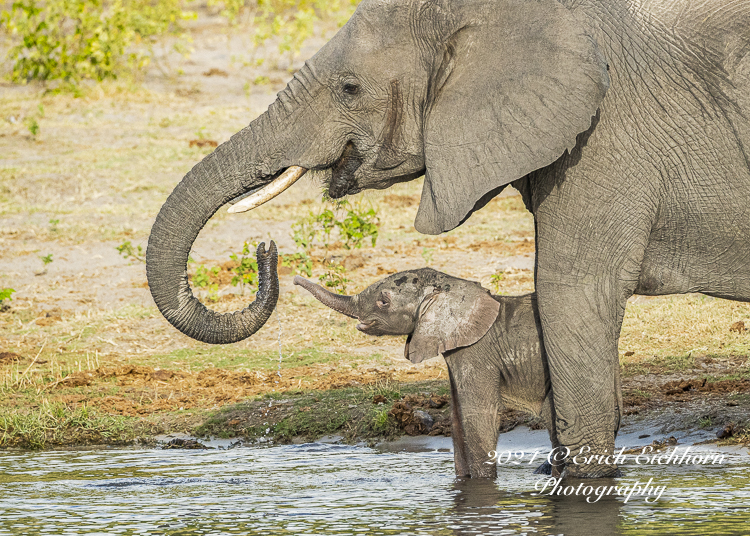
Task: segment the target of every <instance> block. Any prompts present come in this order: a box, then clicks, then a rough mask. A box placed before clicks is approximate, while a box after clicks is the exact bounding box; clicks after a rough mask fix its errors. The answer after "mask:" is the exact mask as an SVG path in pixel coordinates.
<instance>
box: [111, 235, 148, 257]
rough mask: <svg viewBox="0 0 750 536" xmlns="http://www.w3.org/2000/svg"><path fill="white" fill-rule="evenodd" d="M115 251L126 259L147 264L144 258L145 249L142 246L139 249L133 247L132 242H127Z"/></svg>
mask: <svg viewBox="0 0 750 536" xmlns="http://www.w3.org/2000/svg"><path fill="white" fill-rule="evenodd" d="M115 249H116V250H117V252H118V253H119V254H120V255H122V256H123V257H125V258H126V259H132V260H134V261H140V262H146V258H145V257H144V256H143V247H141V246H140V245H139V246H137V247H133V244H132V243H131V242H130V240H126V241H125V242H123V243H122V244H120V245H119V246H117V247H116V248H115Z"/></svg>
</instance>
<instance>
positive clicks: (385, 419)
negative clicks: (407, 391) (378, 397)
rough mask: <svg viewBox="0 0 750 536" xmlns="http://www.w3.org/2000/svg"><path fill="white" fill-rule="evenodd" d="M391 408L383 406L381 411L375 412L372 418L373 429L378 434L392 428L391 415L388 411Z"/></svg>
mask: <svg viewBox="0 0 750 536" xmlns="http://www.w3.org/2000/svg"><path fill="white" fill-rule="evenodd" d="M389 410H390V407H388V406H383V407H382V408H380V409H376V410H375V414H374V415H373V416H372V429H373V430H374V431H376V432H385V431H387V430H388V428H389V427H390V423H389V419H390V415H389V414H388V411H389Z"/></svg>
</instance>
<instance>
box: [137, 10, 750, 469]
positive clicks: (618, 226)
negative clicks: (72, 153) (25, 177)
mask: <svg viewBox="0 0 750 536" xmlns="http://www.w3.org/2000/svg"><path fill="white" fill-rule="evenodd" d="M749 116H750V4H749V3H748V2H745V1H742V2H739V1H731V0H713V1H712V2H702V1H698V0H695V1H693V0H670V1H667V0H649V1H642V0H561V1H556V0H494V1H490V0H467V1H462V2H450V1H444V0H364V1H363V3H362V4H361V5H360V7H359V8H358V9H357V11H356V13H355V14H354V16H353V17H352V18H351V20H350V21H349V22H348V23H347V24H346V25H345V26H344V27H343V28H342V29H341V30H340V31H339V33H338V34H337V35H336V36H335V37H334V38H333V39H331V41H330V42H329V43H327V44H326V45H325V46H324V47H323V48H322V49H321V50H320V51H319V52H318V53H317V54H316V55H315V56H314V57H313V58H312V59H311V60H310V61H309V62H307V63H306V64H305V66H304V67H303V68H302V69H301V70H300V71H299V72H298V73H297V74H296V75H295V76H294V79H293V80H292V81H291V82H290V83H289V85H288V86H287V87H286V89H284V90H283V91H282V92H280V93H279V95H278V98H277V100H276V101H275V102H274V103H273V104H272V105H271V106H270V107H269V109H268V111H266V112H265V113H264V114H263V115H261V116H260V117H258V118H257V119H256V120H255V121H253V122H252V123H251V124H250V125H249V126H248V127H247V128H245V129H243V130H242V131H241V132H239V133H237V134H236V135H234V136H233V137H232V138H231V139H230V140H229V141H228V142H226V143H224V144H223V145H221V146H220V147H218V148H217V149H216V151H215V152H214V153H213V154H211V155H209V156H208V157H206V158H205V159H204V160H203V161H202V162H200V163H199V164H198V165H196V166H195V167H194V168H193V169H192V170H191V171H190V172H189V173H188V174H187V175H186V176H185V178H184V179H183V180H182V182H181V183H180V184H179V185H178V186H177V187H176V188H175V190H174V192H173V193H172V194H171V195H170V197H169V199H167V201H166V203H165V204H164V206H163V207H162V209H161V212H160V213H159V215H158V217H157V219H156V222H155V224H154V227H153V231H152V234H151V237H150V239H149V246H148V265H147V269H148V279H149V286H150V288H151V291H152V294H153V296H154V299H155V301H156V304H157V305H158V307H159V309H160V310H161V311H162V313H163V314H164V315H165V316H166V318H167V319H168V320H169V321H170V322H172V324H173V325H174V326H175V327H177V328H178V329H180V330H181V331H183V332H185V333H187V334H189V335H191V336H193V337H197V338H200V339H201V340H204V341H207V342H212V343H223V342H231V341H234V340H238V339H240V338H244V337H246V336H249V335H250V334H252V332H254V330H256V329H257V328H258V326H259V325H260V324H262V321H263V319H264V318H267V316H268V314H270V309H272V308H273V305H274V303H275V300H266V301H265V302H264V304H261V305H260V306H258V307H256V308H255V309H254V310H246V312H244V313H242V314H238V313H235V314H234V315H230V316H226V315H224V316H222V315H216V314H213V313H211V312H210V311H207V310H206V309H205V308H204V307H203V306H202V305H201V304H200V303H199V302H197V300H196V299H195V298H194V297H193V295H192V293H191V292H190V289H189V286H188V283H187V276H186V261H187V257H188V252H189V250H190V247H191V244H192V243H193V241H194V239H195V238H196V236H197V234H198V232H199V230H200V229H201V227H202V226H203V225H204V224H205V223H206V222H207V221H208V219H209V218H210V217H211V216H212V215H213V214H214V213H215V212H216V211H217V210H218V209H219V208H220V207H221V206H222V205H224V204H225V203H227V202H229V201H230V200H233V199H234V198H236V197H238V196H240V195H242V194H244V193H246V192H248V191H250V190H253V189H256V188H258V187H260V186H263V185H266V184H268V183H270V182H271V181H272V180H274V179H275V178H277V177H279V176H280V175H281V174H282V172H284V171H285V170H286V171H288V172H289V173H292V174H294V172H295V170H296V171H300V170H299V169H298V168H296V167H295V166H300V167H301V168H302V169H303V170H304V169H316V170H322V169H328V170H330V174H329V181H330V182H329V183H328V185H327V187H328V192H329V194H330V195H331V197H334V198H338V197H342V196H344V195H347V194H353V193H356V192H359V191H361V190H363V189H365V188H378V189H381V188H387V187H389V186H391V185H392V184H394V183H397V182H402V181H408V180H411V179H414V178H416V177H418V176H421V175H422V174H424V175H425V181H424V187H423V191H422V199H421V201H420V205H419V211H418V214H417V218H416V222H415V226H416V228H417V230H419V231H420V232H423V233H427V234H438V233H442V232H445V231H448V230H450V229H453V228H454V227H456V226H458V225H460V224H461V223H462V222H463V221H465V220H466V219H467V218H468V217H469V216H470V215H471V213H472V212H474V211H475V210H478V209H480V208H481V207H482V206H484V205H485V204H486V203H487V202H488V201H489V199H491V198H492V197H493V196H494V195H496V194H497V193H498V192H499V191H500V190H501V189H502V188H504V187H505V186H506V185H507V184H509V183H513V184H514V186H516V187H517V188H518V189H519V190H520V191H521V193H522V194H523V197H524V201H525V203H526V205H527V207H528V208H529V210H530V211H531V212H532V213H533V214H534V218H535V223H536V247H537V256H536V270H535V280H536V289H537V293H538V300H539V309H540V317H541V322H542V327H543V333H544V339H545V345H546V348H547V353H548V355H549V366H550V378H551V382H552V389H553V393H554V406H555V420H554V425H555V427H556V432H555V433H556V434H557V437H558V439H559V442H560V444H561V445H563V446H565V447H568V448H570V449H571V450H572V451H578V450H579V449H580V448H582V447H590V449H591V452H592V453H598V454H602V453H605V452H612V449H613V448H614V436H615V433H616V431H617V428H618V426H619V420H620V414H621V407H622V404H621V400H620V397H619V396H617V395H615V394H613V393H619V377H618V371H619V368H618V353H617V341H618V336H619V333H620V327H621V322H622V318H623V313H624V311H625V303H626V300H627V299H628V297H629V296H631V295H632V294H633V293H639V294H647V295H657V294H672V293H684V292H703V293H705V294H709V295H713V296H719V297H724V298H730V299H736V300H744V301H748V300H750V266H748V263H749V262H750V241H749V240H748V237H750V218H748V207H750V169H749V168H750V121H749V120H748V117H749ZM297 174H298V173H297ZM514 181H515V182H514ZM259 318H260V321H259V320H258V319H259ZM613 386H614V387H615V389H613ZM566 470H567V471H569V473H570V474H573V475H577V476H607V475H612V474H615V472H616V467H615V466H613V465H611V464H607V463H602V461H601V460H594V461H590V463H587V464H580V465H574V464H569V465H568V466H567V468H566Z"/></svg>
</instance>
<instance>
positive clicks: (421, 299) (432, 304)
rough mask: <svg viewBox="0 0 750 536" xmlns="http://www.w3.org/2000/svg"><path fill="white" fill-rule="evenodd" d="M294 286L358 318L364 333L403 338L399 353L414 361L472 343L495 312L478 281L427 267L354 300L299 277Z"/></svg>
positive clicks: (391, 278) (386, 281) (496, 305)
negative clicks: (401, 348)
mask: <svg viewBox="0 0 750 536" xmlns="http://www.w3.org/2000/svg"><path fill="white" fill-rule="evenodd" d="M294 284H295V285H300V286H301V287H303V288H305V289H306V290H308V291H310V293H312V295H313V296H315V298H317V299H318V300H319V301H320V302H321V303H323V304H324V305H326V306H328V307H330V308H331V309H333V310H334V311H338V312H339V313H341V314H345V315H346V316H349V317H352V318H356V319H358V320H359V324H357V329H358V330H360V331H361V332H363V333H367V334H368V335H408V336H409V337H408V338H407V339H406V348H405V349H404V355H405V357H406V358H407V359H409V360H410V361H412V362H413V363H419V362H420V361H423V360H424V359H428V358H430V357H434V356H436V355H438V354H442V353H444V352H447V351H449V350H454V349H456V348H461V347H464V346H470V345H472V344H474V343H475V342H477V341H478V340H479V339H481V338H482V337H484V335H485V334H486V333H487V331H488V330H489V329H490V327H491V326H492V324H493V323H494V322H495V319H496V318H497V315H498V312H499V310H500V304H499V303H498V302H497V301H496V300H495V299H494V298H493V297H492V296H491V295H490V293H489V291H488V290H486V289H484V288H482V287H481V286H480V285H479V284H478V283H474V282H472V281H466V280H464V279H459V278H457V277H451V276H449V275H446V274H444V273H441V272H437V271H435V270H432V269H431V268H422V269H420V270H413V271H408V272H399V273H397V274H393V275H391V276H389V277H387V278H385V279H383V280H382V281H378V282H377V283H375V284H373V285H371V286H369V287H367V288H366V289H365V290H363V291H362V292H360V293H359V294H357V295H355V296H341V295H339V294H334V293H332V292H329V291H328V290H326V289H324V288H323V287H321V286H320V285H316V284H315V283H312V282H311V281H308V280H307V279H304V278H302V277H300V276H296V277H295V278H294Z"/></svg>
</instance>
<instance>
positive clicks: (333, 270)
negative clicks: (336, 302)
mask: <svg viewBox="0 0 750 536" xmlns="http://www.w3.org/2000/svg"><path fill="white" fill-rule="evenodd" d="M345 272H346V270H345V269H344V267H343V266H342V265H340V264H333V263H329V264H328V267H327V268H326V271H325V272H323V274H321V275H320V277H318V281H320V282H321V283H322V284H323V285H325V286H326V287H329V288H332V289H333V290H335V291H336V292H338V293H339V294H346V284H347V283H349V282H350V281H349V280H348V279H347V278H346V277H344V273H345Z"/></svg>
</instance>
